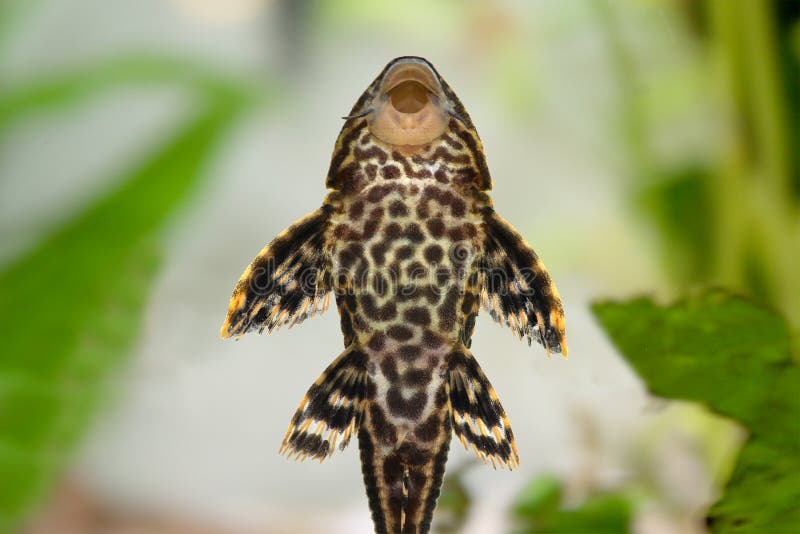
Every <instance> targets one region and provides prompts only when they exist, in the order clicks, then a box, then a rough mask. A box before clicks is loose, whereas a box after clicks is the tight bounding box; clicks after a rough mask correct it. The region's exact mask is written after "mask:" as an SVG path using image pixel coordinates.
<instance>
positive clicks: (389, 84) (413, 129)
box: [368, 60, 448, 147]
mask: <svg viewBox="0 0 800 534" xmlns="http://www.w3.org/2000/svg"><path fill="white" fill-rule="evenodd" d="M443 102H444V98H443V94H442V89H441V86H440V84H439V81H438V79H437V78H436V76H435V74H434V73H433V71H431V69H430V68H428V67H427V66H425V65H424V64H422V63H419V62H415V61H411V60H410V61H404V62H401V63H398V64H397V65H395V66H394V67H393V68H392V69H391V70H390V71H389V72H388V73H387V74H386V76H385V77H384V79H383V81H382V82H381V86H380V89H379V93H378V95H377V96H376V97H375V100H374V101H373V107H372V111H373V113H371V114H370V116H369V117H370V118H369V122H368V124H369V128H370V131H371V132H372V134H373V135H375V136H376V137H377V138H378V139H380V140H381V141H383V142H385V143H388V144H390V145H395V146H406V147H413V146H421V145H424V144H427V143H429V142H431V141H433V140H434V139H436V138H437V137H440V136H441V135H442V134H443V133H444V131H445V129H446V127H447V122H448V113H447V111H446V109H445V107H444V106H443Z"/></svg>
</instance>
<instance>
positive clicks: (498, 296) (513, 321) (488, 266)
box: [480, 211, 567, 356]
mask: <svg viewBox="0 0 800 534" xmlns="http://www.w3.org/2000/svg"><path fill="white" fill-rule="evenodd" d="M484 222H485V231H486V242H485V243H484V254H483V257H482V259H481V269H480V273H481V280H480V295H481V303H482V305H483V308H484V309H486V311H488V312H489V314H490V315H491V316H492V318H493V319H494V320H495V321H497V322H499V323H503V324H505V325H506V326H508V327H509V328H511V330H512V331H513V332H514V333H515V334H517V335H518V336H519V337H520V338H522V337H523V336H524V337H527V338H528V343H530V341H531V339H535V340H536V341H537V342H539V343H541V344H542V345H543V346H544V348H545V350H547V351H548V353H549V352H551V351H552V352H560V353H562V354H563V355H564V356H566V355H567V335H566V329H565V325H564V308H563V307H562V305H561V298H560V297H559V295H558V290H557V289H556V286H555V284H554V283H553V280H552V278H550V274H549V273H548V272H547V269H546V268H545V266H544V264H543V263H542V261H541V260H540V259H539V257H538V256H537V255H536V253H535V252H534V251H533V249H532V248H531V247H530V245H528V243H526V242H525V240H524V239H523V238H522V236H520V235H519V233H517V231H516V230H514V228H512V227H511V225H510V224H508V223H507V222H506V221H505V220H503V218H502V217H500V216H499V215H498V214H497V213H495V212H494V211H490V212H489V213H487V214H485V216H484Z"/></svg>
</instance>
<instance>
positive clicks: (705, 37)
mask: <svg viewBox="0 0 800 534" xmlns="http://www.w3.org/2000/svg"><path fill="white" fill-rule="evenodd" d="M592 5H593V6H594V7H595V8H596V12H597V15H598V19H599V20H600V21H601V23H602V24H603V26H604V27H605V29H606V33H607V36H608V54H609V56H610V59H611V63H612V65H613V67H614V70H615V72H616V79H617V85H618V96H619V102H620V108H621V113H620V130H621V139H622V140H623V142H624V145H625V146H626V147H627V160H628V169H629V175H630V177H631V190H632V198H633V199H634V203H635V205H636V206H637V207H638V208H640V210H641V213H643V214H644V215H645V216H646V217H647V218H649V219H650V221H651V222H652V223H653V224H654V225H655V226H656V228H657V229H658V230H659V232H658V233H657V235H656V238H657V240H658V242H659V243H660V245H661V251H662V258H663V265H664V267H665V271H666V273H667V274H668V275H670V278H671V282H672V284H671V287H673V288H675V289H677V294H680V293H681V292H682V291H684V290H691V289H694V288H697V287H703V286H706V285H722V286H725V287H729V288H731V289H736V290H739V291H744V292H747V293H749V294H751V295H754V296H757V297H759V298H760V299H761V300H763V301H764V302H767V303H770V304H773V305H774V306H776V307H777V308H779V309H780V310H781V311H783V312H784V313H785V314H786V316H787V318H788V319H789V321H790V324H791V326H792V329H793V331H794V332H793V333H794V335H798V334H800V276H797V267H796V266H797V265H798V264H800V50H798V48H797V47H796V46H795V45H794V44H793V43H794V40H795V39H794V38H793V35H796V34H797V33H798V32H800V2H790V1H785V0H759V1H747V2H731V1H729V0H703V1H701V2H666V3H664V4H663V7H664V9H666V8H667V7H670V6H671V7H672V10H673V11H676V12H677V13H678V14H679V15H681V16H680V17H678V18H677V20H678V21H679V22H680V21H681V20H683V22H684V26H685V28H684V29H683V30H684V36H685V37H686V38H689V39H693V40H694V41H695V44H696V45H697V47H698V49H699V50H701V52H702V54H701V55H700V56H699V58H698V59H697V61H698V62H699V64H700V68H701V69H702V72H703V75H702V76H703V82H704V83H703V87H705V88H707V90H709V91H710V94H709V95H699V94H698V95H695V97H694V99H691V98H690V99H689V101H687V107H688V105H692V106H694V108H692V109H699V110H703V113H705V114H706V116H705V117H704V118H705V120H707V121H715V122H719V123H720V124H721V125H722V126H723V127H724V128H723V130H722V132H723V133H722V135H720V136H719V138H718V139H715V140H714V143H713V149H712V151H711V153H709V154H705V155H702V156H696V157H697V158H699V159H697V160H696V161H691V162H689V163H687V162H678V163H675V162H674V161H672V160H669V159H666V160H665V159H664V158H659V157H658V156H657V154H656V151H655V150H654V148H653V144H654V138H655V136H656V134H657V129H658V128H657V119H656V115H657V114H658V112H659V110H658V109H657V105H658V99H653V98H652V97H651V96H649V95H648V94H647V92H645V91H642V90H641V87H640V80H641V79H642V76H643V74H644V72H643V71H645V70H646V69H647V68H648V67H649V65H647V64H646V63H643V62H642V61H637V58H636V51H635V50H632V49H631V48H630V47H629V46H628V45H627V43H626V41H625V38H624V37H625V36H624V32H623V31H622V28H621V27H620V26H619V24H618V19H619V18H620V17H621V14H622V7H621V5H620V3H619V2H605V1H601V2H596V3H593V4H592ZM678 30H679V28H675V29H673V31H678ZM676 76H677V74H676ZM698 101H699V102H701V103H702V106H698V105H697V104H698Z"/></svg>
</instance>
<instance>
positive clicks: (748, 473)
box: [593, 291, 800, 532]
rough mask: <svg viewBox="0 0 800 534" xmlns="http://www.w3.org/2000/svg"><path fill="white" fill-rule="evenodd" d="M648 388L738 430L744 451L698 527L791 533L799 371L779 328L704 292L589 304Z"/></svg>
mask: <svg viewBox="0 0 800 534" xmlns="http://www.w3.org/2000/svg"><path fill="white" fill-rule="evenodd" d="M593 311H594V313H595V315H596V316H597V318H598V319H599V320H600V322H601V324H602V326H603V328H604V329H605V330H606V332H607V333H608V334H609V336H610V337H611V339H612V340H613V341H614V343H615V344H616V345H617V347H618V348H619V349H620V351H621V352H622V354H623V355H624V356H625V358H626V359H627V360H628V362H629V363H630V364H631V365H632V366H633V367H634V369H635V370H636V372H637V373H638V374H639V375H640V376H641V377H642V378H643V379H644V380H645V382H646V383H647V387H648V388H649V389H650V391H651V392H652V393H653V394H655V395H658V396H660V397H664V398H668V399H682V400H689V401H695V402H700V403H703V404H705V405H707V406H708V408H710V409H711V410H712V411H714V412H715V413H717V414H719V415H722V416H725V417H729V418H731V419H734V420H735V421H737V422H738V423H740V424H741V425H743V426H744V427H745V428H746V429H747V431H748V433H749V439H748V441H747V442H746V444H745V446H744V447H743V449H742V451H741V453H740V455H739V458H738V462H737V464H736V467H735V468H734V471H733V474H732V475H731V477H730V479H729V480H728V483H727V485H726V487H725V489H724V495H723V496H722V498H721V499H720V500H719V501H718V502H717V503H716V504H715V505H714V506H713V507H712V509H711V510H710V511H709V513H708V516H707V519H706V521H707V524H708V526H709V528H710V529H711V531H712V532H800V508H798V506H797V503H798V502H800V480H799V479H798V478H797V473H800V395H798V393H797V392H798V391H800V367H798V366H797V365H796V364H795V362H794V361H793V360H792V358H791V356H790V336H789V329H788V327H787V324H786V322H785V321H784V320H783V319H782V318H781V317H780V316H778V315H777V314H775V313H773V312H771V311H768V310H766V309H764V308H763V307H761V306H758V305H756V304H754V303H752V302H751V301H749V300H747V299H744V298H741V297H736V296H731V295H730V294H727V293H725V292H722V291H713V292H709V293H706V294H704V295H702V296H698V297H695V298H691V299H687V300H684V301H682V302H679V303H677V304H674V305H672V306H669V307H660V306H658V305H656V304H654V303H653V301H652V300H650V299H646V298H639V299H635V300H632V301H628V302H620V303H615V302H605V303H597V304H595V305H594V306H593Z"/></svg>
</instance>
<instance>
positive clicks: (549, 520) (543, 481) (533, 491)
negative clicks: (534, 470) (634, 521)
mask: <svg viewBox="0 0 800 534" xmlns="http://www.w3.org/2000/svg"><path fill="white" fill-rule="evenodd" d="M562 499H563V489H562V486H561V482H560V481H559V480H558V479H556V478H553V477H549V476H543V477H540V478H537V479H535V480H534V481H533V482H531V483H530V484H529V485H528V487H527V488H526V489H525V490H524V491H523V492H522V494H521V495H520V498H519V501H518V502H517V504H516V505H515V506H514V515H515V517H517V519H518V520H519V521H520V522H521V524H522V525H523V529H522V530H520V531H519V532H521V533H522V532H524V533H528V532H531V533H533V532H548V533H560V534H586V533H588V532H591V533H592V534H606V533H608V534H620V533H623V532H628V531H629V529H630V522H631V508H632V506H631V503H630V501H629V499H628V498H627V497H626V496H625V495H622V494H616V493H608V494H599V495H594V496H592V497H590V498H588V499H587V500H586V501H585V502H584V503H583V504H582V505H581V506H580V507H578V508H573V509H563V508H562V506H563V503H562Z"/></svg>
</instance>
